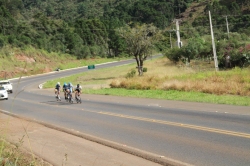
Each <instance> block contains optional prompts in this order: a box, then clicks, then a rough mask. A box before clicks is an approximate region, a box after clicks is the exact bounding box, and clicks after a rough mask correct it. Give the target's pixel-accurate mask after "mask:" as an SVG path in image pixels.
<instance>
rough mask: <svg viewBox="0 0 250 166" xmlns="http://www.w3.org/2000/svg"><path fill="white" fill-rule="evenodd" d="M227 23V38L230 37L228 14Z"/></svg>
mask: <svg viewBox="0 0 250 166" xmlns="http://www.w3.org/2000/svg"><path fill="white" fill-rule="evenodd" d="M226 23H227V38H228V39H229V28H228V21H227V16H226Z"/></svg>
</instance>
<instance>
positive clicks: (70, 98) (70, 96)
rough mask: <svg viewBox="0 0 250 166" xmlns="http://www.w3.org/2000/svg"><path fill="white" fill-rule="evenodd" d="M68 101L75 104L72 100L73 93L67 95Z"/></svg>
mask: <svg viewBox="0 0 250 166" xmlns="http://www.w3.org/2000/svg"><path fill="white" fill-rule="evenodd" d="M67 101H68V102H69V103H71V104H73V102H74V100H73V99H72V94H71V93H68V94H67Z"/></svg>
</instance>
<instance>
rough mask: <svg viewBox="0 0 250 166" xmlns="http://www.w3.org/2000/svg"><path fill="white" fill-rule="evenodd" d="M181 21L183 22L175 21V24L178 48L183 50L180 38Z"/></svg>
mask: <svg viewBox="0 0 250 166" xmlns="http://www.w3.org/2000/svg"><path fill="white" fill-rule="evenodd" d="M179 21H181V20H180V19H175V24H176V36H177V45H178V48H181V37H180V27H179Z"/></svg>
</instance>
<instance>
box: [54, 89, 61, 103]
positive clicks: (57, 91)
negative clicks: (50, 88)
mask: <svg viewBox="0 0 250 166" xmlns="http://www.w3.org/2000/svg"><path fill="white" fill-rule="evenodd" d="M55 94H56V100H57V101H61V97H60V96H59V90H56V92H55Z"/></svg>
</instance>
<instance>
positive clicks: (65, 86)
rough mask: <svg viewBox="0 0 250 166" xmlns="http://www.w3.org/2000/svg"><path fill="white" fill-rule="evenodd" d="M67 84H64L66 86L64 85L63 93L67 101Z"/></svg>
mask: <svg viewBox="0 0 250 166" xmlns="http://www.w3.org/2000/svg"><path fill="white" fill-rule="evenodd" d="M67 86H68V85H67V83H66V82H64V84H63V92H64V97H65V99H67Z"/></svg>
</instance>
